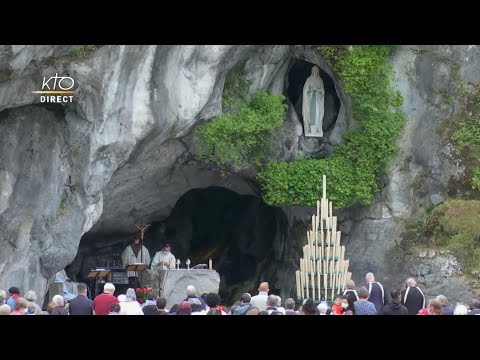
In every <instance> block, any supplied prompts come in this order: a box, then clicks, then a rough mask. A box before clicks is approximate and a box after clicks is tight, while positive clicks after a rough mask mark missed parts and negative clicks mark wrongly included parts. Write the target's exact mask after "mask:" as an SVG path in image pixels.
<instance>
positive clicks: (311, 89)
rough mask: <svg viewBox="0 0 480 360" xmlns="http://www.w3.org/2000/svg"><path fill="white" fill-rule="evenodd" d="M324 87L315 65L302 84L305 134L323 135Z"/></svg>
mask: <svg viewBox="0 0 480 360" xmlns="http://www.w3.org/2000/svg"><path fill="white" fill-rule="evenodd" d="M324 99H325V87H324V86H323V80H322V78H321V77H320V70H319V68H318V67H317V66H314V67H313V68H312V73H311V75H310V76H309V77H308V78H307V80H306V81H305V85H304V86H303V102H302V116H303V125H304V129H305V136H315V137H323V130H322V120H323V115H324Z"/></svg>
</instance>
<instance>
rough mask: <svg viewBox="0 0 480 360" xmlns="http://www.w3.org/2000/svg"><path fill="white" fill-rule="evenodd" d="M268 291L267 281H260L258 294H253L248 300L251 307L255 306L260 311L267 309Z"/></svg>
mask: <svg viewBox="0 0 480 360" xmlns="http://www.w3.org/2000/svg"><path fill="white" fill-rule="evenodd" d="M269 291H270V289H269V288H268V282H262V283H261V284H260V286H259V287H258V295H255V296H253V297H252V300H250V304H252V307H256V308H258V309H259V310H260V311H265V310H267V298H268V292H269Z"/></svg>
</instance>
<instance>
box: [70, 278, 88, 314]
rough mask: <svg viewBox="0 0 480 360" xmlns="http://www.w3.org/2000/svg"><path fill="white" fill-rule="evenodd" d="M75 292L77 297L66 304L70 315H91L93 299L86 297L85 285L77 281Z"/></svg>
mask: <svg viewBox="0 0 480 360" xmlns="http://www.w3.org/2000/svg"><path fill="white" fill-rule="evenodd" d="M77 293H78V295H77V297H76V298H74V299H72V300H70V303H69V306H68V312H69V313H70V315H93V301H92V300H90V299H89V298H88V297H87V293H88V287H87V285H86V284H84V283H79V284H78V285H77Z"/></svg>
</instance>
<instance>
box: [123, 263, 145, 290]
mask: <svg viewBox="0 0 480 360" xmlns="http://www.w3.org/2000/svg"><path fill="white" fill-rule="evenodd" d="M147 267H148V265H147V264H131V265H127V266H126V267H125V271H138V272H139V273H140V287H143V281H142V274H143V272H144V271H145V270H146V269H147Z"/></svg>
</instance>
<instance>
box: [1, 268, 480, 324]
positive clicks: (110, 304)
mask: <svg viewBox="0 0 480 360" xmlns="http://www.w3.org/2000/svg"><path fill="white" fill-rule="evenodd" d="M365 280H366V286H362V287H361V288H360V289H358V291H357V288H356V287H355V283H354V282H353V280H349V281H348V283H347V287H346V290H345V291H344V292H343V293H342V294H337V295H336V296H335V298H334V301H333V303H332V304H328V303H327V302H325V301H321V302H319V303H316V302H315V301H314V300H313V299H304V300H303V302H302V303H301V304H297V303H296V301H295V300H294V299H292V298H288V299H286V300H285V302H284V303H283V302H282V299H281V298H280V297H279V296H278V295H273V294H269V292H270V290H269V285H268V283H267V282H263V283H261V284H260V286H259V287H258V294H257V295H254V296H252V295H250V294H249V293H244V294H242V296H241V297H240V299H239V300H238V301H237V302H235V303H234V304H233V305H232V306H223V305H221V299H220V296H219V295H218V294H216V293H209V294H202V295H200V294H198V293H197V290H196V288H195V287H194V286H192V285H189V286H188V287H187V288H186V293H185V299H183V301H181V302H179V303H178V304H175V305H172V306H171V307H170V309H167V300H166V299H165V298H164V297H160V296H157V294H155V293H153V292H152V293H150V294H148V297H147V300H146V301H145V302H144V303H141V302H140V301H139V299H138V298H137V294H136V292H135V289H133V288H129V289H128V290H127V291H126V293H125V294H120V295H118V296H115V295H114V293H115V286H114V285H113V284H111V283H106V284H105V285H104V288H103V293H101V294H99V295H98V296H96V297H95V298H94V299H93V300H91V299H89V297H88V287H87V285H86V284H83V283H79V284H78V285H77V292H78V295H77V296H76V297H75V298H73V299H71V300H69V301H65V299H64V297H63V296H61V295H55V296H54V297H53V298H52V301H51V302H50V303H49V304H48V306H47V308H46V309H45V310H42V308H41V307H40V306H39V304H37V303H36V301H37V296H36V294H35V292H34V291H32V290H30V291H27V292H26V293H25V294H24V295H23V296H20V290H19V289H18V288H17V287H11V288H10V289H8V294H7V293H6V292H5V291H3V290H0V315H41V314H45V315H480V301H479V300H477V299H473V300H472V301H470V303H469V304H468V307H467V306H466V305H464V304H456V306H455V308H452V307H450V306H449V304H448V299H447V298H446V297H445V296H444V295H438V296H436V297H435V298H432V299H429V301H428V304H427V303H426V298H425V295H424V294H423V292H422V290H421V289H420V288H419V287H418V286H417V284H416V282H415V280H414V279H412V278H410V279H408V280H407V282H406V286H405V289H403V290H399V289H392V290H391V291H390V292H389V294H388V293H387V291H386V290H385V289H384V287H383V286H382V284H381V283H379V282H377V281H375V277H374V275H373V274H372V273H368V274H367V275H366V277H365Z"/></svg>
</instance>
